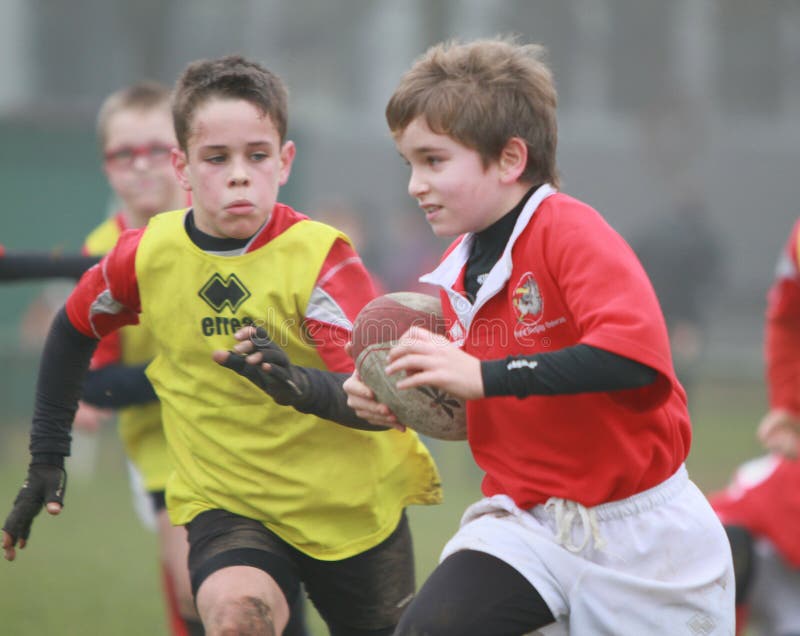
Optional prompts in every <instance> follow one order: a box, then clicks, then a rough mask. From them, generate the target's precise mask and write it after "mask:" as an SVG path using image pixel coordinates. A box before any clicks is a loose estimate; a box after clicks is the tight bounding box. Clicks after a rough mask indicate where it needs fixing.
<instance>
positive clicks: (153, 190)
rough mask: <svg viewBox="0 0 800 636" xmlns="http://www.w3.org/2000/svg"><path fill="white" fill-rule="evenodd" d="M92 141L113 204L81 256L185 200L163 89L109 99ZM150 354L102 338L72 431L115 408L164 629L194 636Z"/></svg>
mask: <svg viewBox="0 0 800 636" xmlns="http://www.w3.org/2000/svg"><path fill="white" fill-rule="evenodd" d="M97 136H98V141H99V144H100V148H101V151H102V155H103V171H104V173H105V175H106V178H107V179H108V184H109V186H110V187H111V189H112V191H113V193H114V196H115V198H116V200H117V202H118V203H119V206H120V207H119V209H118V210H117V211H116V212H115V213H114V214H113V215H112V216H111V217H109V218H108V219H107V220H106V221H104V222H103V223H102V224H100V226H98V227H97V228H95V229H94V230H93V231H92V232H91V233H90V234H89V235H88V237H87V238H86V241H85V243H84V245H83V252H84V253H85V254H87V255H103V254H106V253H107V252H109V251H110V250H111V249H112V248H113V247H114V245H115V244H116V242H117V239H118V238H119V237H120V235H121V234H122V233H123V232H124V231H125V230H129V229H136V228H143V227H145V226H146V225H147V223H148V221H149V220H150V219H151V218H152V217H153V216H154V215H156V214H158V213H159V212H164V211H166V210H174V209H178V208H181V207H184V206H185V205H186V202H187V196H186V193H185V192H184V191H183V189H182V188H181V186H180V183H179V182H178V180H177V178H176V177H175V171H174V169H173V167H172V163H171V154H172V150H173V148H175V146H176V145H177V142H176V140H175V131H174V127H173V124H172V114H171V112H170V89H169V88H168V87H167V86H164V85H162V84H159V83H157V82H153V81H145V82H141V83H137V84H134V85H131V86H128V87H126V88H123V89H120V90H118V91H116V92H114V93H112V94H111V95H109V96H108V97H107V98H106V99H105V101H104V102H103V104H102V106H101V107H100V111H99V113H98V116H97ZM154 356H155V342H154V340H153V338H152V336H151V335H150V334H149V332H148V331H147V329H146V328H145V327H144V326H142V325H135V326H134V325H131V326H127V327H124V328H122V329H120V330H119V331H117V332H114V333H112V334H109V335H108V336H106V337H105V338H103V339H102V340H101V342H100V344H99V346H98V348H97V350H96V352H95V355H94V357H93V359H92V363H91V370H90V371H89V373H87V375H86V378H85V382H84V388H83V403H82V405H81V408H80V409H79V410H78V412H77V413H76V418H75V427H76V428H81V427H87V426H92V425H95V424H96V421H97V418H96V417H92V415H93V409H94V408H95V407H101V408H107V409H108V408H113V409H118V425H119V433H120V437H121V439H122V442H123V446H124V449H125V453H126V455H127V457H128V458H129V460H130V462H131V464H132V466H133V470H135V471H136V475H134V477H133V478H132V486H133V487H134V493H136V486H137V484H138V483H139V482H140V483H141V487H142V488H144V490H145V491H146V493H147V498H148V499H149V507H150V509H151V510H152V511H153V513H154V516H155V525H156V528H157V532H158V537H159V551H160V558H161V569H162V576H163V584H164V592H165V597H166V605H167V614H168V618H169V621H170V625H171V628H172V630H173V632H174V633H176V634H182V633H186V632H188V633H189V634H191V635H192V636H194V635H195V634H202V633H203V630H202V625H201V624H200V620H199V617H198V615H197V611H196V609H195V607H194V602H193V600H192V594H191V586H190V583H189V571H188V567H187V555H188V551H189V548H188V543H187V540H186V529H185V528H183V527H180V526H173V525H172V524H171V523H170V521H169V516H168V515H167V511H166V505H165V496H164V491H165V488H166V484H167V478H168V477H169V475H170V473H171V471H172V462H171V460H170V458H169V455H168V451H167V442H166V439H165V437H164V431H163V428H162V425H161V408H160V404H159V402H158V399H157V397H156V394H155V391H154V390H153V387H152V385H151V384H150V381H149V380H148V379H147V377H146V375H145V373H144V370H145V367H146V366H147V365H148V364H149V363H150V361H151V360H152V359H153V357H154Z"/></svg>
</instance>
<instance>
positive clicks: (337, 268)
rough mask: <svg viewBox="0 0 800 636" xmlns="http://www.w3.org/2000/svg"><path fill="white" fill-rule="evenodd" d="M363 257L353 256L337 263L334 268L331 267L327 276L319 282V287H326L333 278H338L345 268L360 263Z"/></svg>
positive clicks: (326, 273)
mask: <svg viewBox="0 0 800 636" xmlns="http://www.w3.org/2000/svg"><path fill="white" fill-rule="evenodd" d="M360 262H361V257H360V256H351V257H350V258H346V259H344V260H343V261H341V262H340V263H336V265H334V266H333V267H331V268H330V269H329V270H328V271H327V272H325V275H324V276H322V277H321V278H320V279H319V280H318V281H317V285H324V284H325V283H327V282H328V281H329V280H330V279H331V278H333V277H334V276H336V274H338V273H339V272H340V271H341V270H342V269H343V268H345V267H347V266H348V265H352V264H353V263H360Z"/></svg>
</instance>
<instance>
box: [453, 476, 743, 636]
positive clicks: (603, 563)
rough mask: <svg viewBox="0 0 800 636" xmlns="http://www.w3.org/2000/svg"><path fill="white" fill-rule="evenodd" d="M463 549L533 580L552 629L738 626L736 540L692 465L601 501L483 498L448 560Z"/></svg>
mask: <svg viewBox="0 0 800 636" xmlns="http://www.w3.org/2000/svg"><path fill="white" fill-rule="evenodd" d="M459 550H478V551H480V552H486V553H488V554H491V555H493V556H495V557H497V558H498V559H501V560H502V561H505V562H506V563H508V564H509V565H511V566H512V567H514V568H515V569H516V570H518V571H519V572H520V573H521V574H522V575H523V576H524V577H525V578H526V579H527V580H528V581H530V583H531V585H533V586H534V587H535V588H536V590H537V591H538V592H539V594H541V596H542V598H543V599H544V601H545V602H546V603H547V605H548V607H549V608H550V611H551V612H552V613H553V616H555V618H556V623H555V624H553V625H550V626H548V627H546V628H544V629H542V630H541V632H539V633H541V634H542V635H545V634H546V635H548V636H550V635H553V634H572V635H573V636H575V635H578V636H601V635H603V634H608V635H613V636H656V635H660V634H663V635H665V636H666V635H669V636H678V635H680V634H686V635H687V636H708V635H709V634H715V635H717V634H719V635H725V636H733V634H734V628H735V610H734V595H735V589H734V587H735V586H734V577H733V562H732V558H731V549H730V545H729V543H728V539H727V536H726V535H725V531H724V530H723V528H722V524H721V523H720V521H719V519H718V518H717V516H716V514H714V511H713V510H712V509H711V506H710V505H709V503H708V501H707V499H706V497H705V496H704V495H703V494H702V493H701V492H700V490H699V489H698V488H697V487H696V486H695V485H694V483H692V482H691V481H690V480H689V477H688V474H687V472H686V468H685V467H684V466H681V468H680V469H679V470H678V471H677V472H676V473H675V474H674V475H673V476H672V477H670V478H669V479H667V480H666V481H664V482H662V483H661V484H659V485H658V486H656V487H654V488H651V489H650V490H646V491H644V492H641V493H639V494H637V495H634V496H633V497H629V498H628V499H622V500H620V501H616V502H612V503H607V504H603V505H600V506H595V507H593V508H585V507H583V506H580V505H578V504H576V503H574V502H571V501H565V500H563V499H558V500H556V499H551V500H550V501H548V502H547V504H545V505H540V506H535V507H534V508H532V509H530V510H527V511H526V510H522V509H520V508H517V506H516V505H514V503H513V501H512V500H511V499H510V498H509V497H507V496H506V495H495V496H494V497H489V498H486V499H483V500H481V501H479V502H477V503H475V504H473V505H472V506H470V507H469V508H468V509H467V510H466V512H465V513H464V517H463V518H462V520H461V527H460V529H459V530H458V532H457V533H456V535H455V536H454V537H453V538H452V539H451V540H450V541H449V542H448V543H447V545H446V546H445V547H444V551H443V552H442V557H441V558H442V559H444V558H445V557H447V556H448V555H450V554H452V553H453V552H457V551H459Z"/></svg>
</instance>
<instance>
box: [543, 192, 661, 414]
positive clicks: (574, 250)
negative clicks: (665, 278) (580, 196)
mask: <svg viewBox="0 0 800 636" xmlns="http://www.w3.org/2000/svg"><path fill="white" fill-rule="evenodd" d="M551 218H554V219H555V222H553V223H552V224H551V225H550V226H549V227H548V228H546V230H545V231H546V232H547V236H546V237H544V242H543V245H544V252H545V258H546V259H547V264H548V266H549V268H550V270H551V272H552V274H553V276H554V278H555V280H556V281H557V284H558V286H559V289H560V292H561V294H562V297H563V299H564V302H565V304H566V306H567V307H568V309H569V311H570V313H571V314H572V317H573V319H574V321H575V324H576V325H577V327H578V330H579V332H580V334H581V335H580V342H581V343H583V344H587V345H591V346H594V347H598V348H600V349H604V350H606V351H610V352H611V353H615V354H617V355H620V356H624V357H626V358H629V359H631V360H635V361H637V362H640V363H641V364H645V365H647V366H649V367H651V368H652V369H655V370H656V371H658V373H659V379H658V380H656V382H655V383H654V384H652V385H650V386H648V387H645V388H644V389H636V390H634V391H632V392H629V391H624V392H620V396H618V397H620V398H623V399H624V400H625V401H629V402H631V403H634V404H636V405H637V406H638V407H640V408H649V407H653V406H656V405H657V404H659V403H660V402H661V401H663V400H664V399H666V398H667V396H668V395H669V394H670V390H671V388H672V386H673V377H674V371H673V367H672V358H671V354H670V346H669V338H668V336H667V328H666V324H665V322H664V317H663V314H662V312H661V307H660V305H659V303H658V299H657V297H656V294H655V291H654V290H653V287H652V285H651V284H650V281H649V279H648V277H647V274H646V273H645V271H644V268H643V267H642V265H641V263H640V262H639V260H638V259H637V257H636V255H635V254H634V252H633V250H632V249H631V248H630V246H629V245H628V244H627V243H626V242H625V240H624V239H623V238H622V236H620V234H619V233H617V232H616V231H615V230H614V229H613V228H611V227H610V226H609V225H608V223H607V222H606V221H605V219H603V217H602V216H600V215H599V214H598V213H597V212H596V211H594V210H593V209H591V208H589V207H588V206H584V205H583V204H580V203H578V202H567V203H566V204H565V205H560V206H559V209H558V211H557V214H554V215H551Z"/></svg>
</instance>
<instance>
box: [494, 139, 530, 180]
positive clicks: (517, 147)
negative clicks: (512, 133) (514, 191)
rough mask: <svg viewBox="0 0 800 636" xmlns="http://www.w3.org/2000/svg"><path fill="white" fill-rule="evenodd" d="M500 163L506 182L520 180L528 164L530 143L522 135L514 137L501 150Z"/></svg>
mask: <svg viewBox="0 0 800 636" xmlns="http://www.w3.org/2000/svg"><path fill="white" fill-rule="evenodd" d="M498 163H499V165H500V176H501V179H502V180H503V182H504V183H514V182H515V181H518V180H519V178H520V176H521V175H522V173H523V172H525V167H526V166H527V165H528V144H526V143H525V141H524V140H523V139H522V138H520V137H512V138H511V139H509V140H508V141H507V142H506V145H505V147H504V148H503V150H502V151H501V152H500V160H499V161H498Z"/></svg>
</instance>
